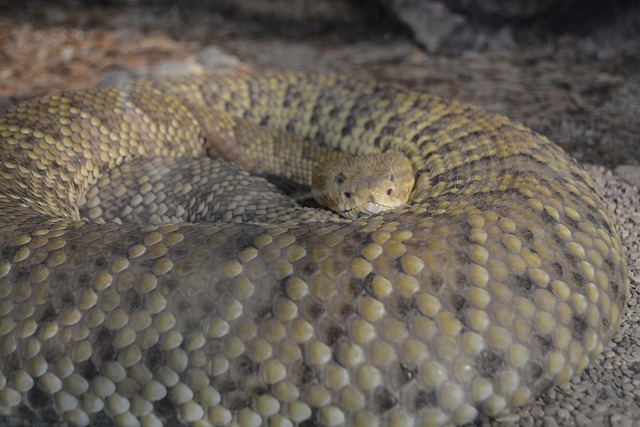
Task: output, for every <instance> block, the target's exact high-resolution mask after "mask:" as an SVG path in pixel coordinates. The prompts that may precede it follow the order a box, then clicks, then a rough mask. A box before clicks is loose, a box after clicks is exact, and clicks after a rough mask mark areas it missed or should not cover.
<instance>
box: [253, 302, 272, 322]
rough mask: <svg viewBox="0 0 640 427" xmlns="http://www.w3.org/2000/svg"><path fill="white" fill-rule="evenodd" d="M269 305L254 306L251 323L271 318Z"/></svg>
mask: <svg viewBox="0 0 640 427" xmlns="http://www.w3.org/2000/svg"><path fill="white" fill-rule="evenodd" d="M272 314H273V313H272V310H271V305H266V304H265V305H261V306H256V307H254V309H253V321H254V322H262V321H264V320H267V319H269V318H271V317H272Z"/></svg>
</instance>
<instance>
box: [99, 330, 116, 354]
mask: <svg viewBox="0 0 640 427" xmlns="http://www.w3.org/2000/svg"><path fill="white" fill-rule="evenodd" d="M95 347H96V351H95V355H96V356H98V357H99V359H100V360H103V361H105V362H108V361H111V360H115V358H116V356H117V352H116V349H115V347H114V346H113V332H111V331H110V330H109V329H107V328H105V327H101V328H100V329H99V330H98V334H97V335H96V341H95Z"/></svg>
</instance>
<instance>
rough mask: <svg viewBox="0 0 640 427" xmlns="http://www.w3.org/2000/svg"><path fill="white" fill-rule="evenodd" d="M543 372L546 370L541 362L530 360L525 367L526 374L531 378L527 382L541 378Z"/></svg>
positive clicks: (526, 376)
mask: <svg viewBox="0 0 640 427" xmlns="http://www.w3.org/2000/svg"><path fill="white" fill-rule="evenodd" d="M543 372H544V370H543V369H542V366H540V364H539V363H536V362H529V363H527V366H526V367H525V371H524V376H525V378H527V379H528V380H529V381H527V382H533V381H535V380H537V379H538V378H540V377H541V376H542V374H543Z"/></svg>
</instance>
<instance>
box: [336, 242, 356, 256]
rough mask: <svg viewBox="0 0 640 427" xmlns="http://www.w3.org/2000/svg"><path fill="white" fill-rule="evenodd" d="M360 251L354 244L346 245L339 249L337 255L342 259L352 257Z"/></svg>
mask: <svg viewBox="0 0 640 427" xmlns="http://www.w3.org/2000/svg"><path fill="white" fill-rule="evenodd" d="M359 253H360V251H359V250H358V248H357V247H356V246H354V245H344V246H342V247H341V248H339V249H338V252H337V255H338V256H339V257H340V259H351V258H353V257H355V256H356V255H358V254H359Z"/></svg>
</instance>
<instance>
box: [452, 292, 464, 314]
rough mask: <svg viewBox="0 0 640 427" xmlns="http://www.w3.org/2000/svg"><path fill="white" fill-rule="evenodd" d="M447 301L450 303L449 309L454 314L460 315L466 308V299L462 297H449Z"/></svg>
mask: <svg viewBox="0 0 640 427" xmlns="http://www.w3.org/2000/svg"><path fill="white" fill-rule="evenodd" d="M449 301H450V303H451V308H452V309H453V311H454V312H455V313H456V314H460V313H462V311H463V310H464V309H465V307H467V299H466V298H465V297H463V296H462V295H457V294H456V295H451V297H450V298H449Z"/></svg>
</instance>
